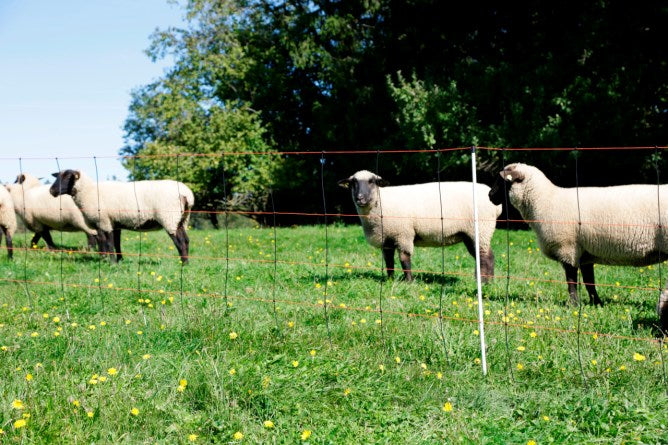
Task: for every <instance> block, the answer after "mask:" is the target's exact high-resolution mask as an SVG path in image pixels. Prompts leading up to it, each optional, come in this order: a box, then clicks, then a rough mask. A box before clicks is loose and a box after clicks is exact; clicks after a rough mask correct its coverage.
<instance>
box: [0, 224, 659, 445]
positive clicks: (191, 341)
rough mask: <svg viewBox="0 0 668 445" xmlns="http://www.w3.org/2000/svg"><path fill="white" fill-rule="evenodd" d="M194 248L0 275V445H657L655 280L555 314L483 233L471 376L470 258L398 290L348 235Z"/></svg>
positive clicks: (295, 235) (152, 238)
mask: <svg viewBox="0 0 668 445" xmlns="http://www.w3.org/2000/svg"><path fill="white" fill-rule="evenodd" d="M190 236H191V246H192V251H191V255H192V257H193V258H192V260H191V263H190V264H189V265H187V266H186V267H184V268H181V266H180V264H179V262H178V258H177V255H176V252H175V250H174V249H173V246H172V244H171V241H169V239H168V237H167V236H166V235H165V234H164V233H161V232H155V233H149V234H141V235H140V234H137V233H133V232H124V234H123V243H124V251H125V253H126V258H125V260H124V261H123V262H122V263H121V264H109V263H108V262H106V261H105V260H103V259H101V258H100V257H99V256H98V255H97V254H94V253H86V252H83V250H84V248H83V246H84V245H85V239H84V237H83V235H77V234H67V235H64V236H63V237H62V239H61V238H60V235H57V236H56V237H54V238H55V240H56V242H57V243H61V244H63V245H64V246H67V247H68V248H67V249H64V250H63V251H62V252H48V251H46V250H43V249H41V248H38V249H30V250H27V251H26V250H18V251H17V252H16V253H15V260H14V261H13V262H11V263H10V262H8V261H6V260H5V259H4V255H2V259H0V270H1V271H2V275H0V279H1V280H2V281H0V382H1V384H0V429H1V431H2V432H0V442H4V441H7V442H8V443H20V442H21V440H23V441H24V443H53V442H66V443H74V442H77V441H80V442H83V443H90V442H98V443H119V442H127V443H153V442H156V441H158V442H165V443H193V442H194V443H208V442H211V441H213V442H216V443H229V442H248V443H264V442H270V443H271V442H274V441H276V442H280V443H299V442H306V441H308V442H314V443H325V442H329V441H331V442H332V443H360V442H366V443H375V442H390V443H442V442H443V441H448V442H453V441H456V442H460V441H463V442H464V443H467V442H472V443H481V442H482V443H484V442H491V443H529V441H532V440H533V441H536V443H538V444H540V443H548V442H557V443H559V442H571V443H573V442H576V443H581V442H601V441H603V442H610V441H613V442H621V441H630V442H649V443H655V442H661V441H662V440H664V439H665V415H663V411H662V407H663V405H664V404H665V391H666V386H665V385H664V383H663V367H662V361H661V354H660V352H661V349H660V347H661V346H660V344H658V343H657V342H655V341H653V339H654V336H655V331H654V330H653V328H652V324H655V323H657V319H656V314H655V313H654V306H655V303H656V298H657V296H658V291H657V288H658V287H659V280H660V274H659V266H653V267H645V268H607V267H597V268H596V273H597V281H598V283H599V293H600V294H601V297H602V298H603V300H604V301H605V302H606V306H605V307H603V308H598V307H592V306H589V305H588V304H585V305H583V306H582V307H581V308H578V307H571V306H566V305H565V302H566V299H567V292H566V285H565V284H564V283H563V281H564V277H563V271H562V270H561V267H560V266H559V265H558V264H556V263H554V262H552V261H550V260H548V259H546V258H545V257H543V256H542V255H541V253H540V251H539V250H538V247H537V245H536V243H535V240H534V239H533V238H532V234H531V232H509V233H506V232H505V231H502V230H499V231H497V233H496V235H495V238H494V250H495V253H496V274H497V277H496V279H495V280H494V281H493V283H491V284H490V285H487V286H486V287H485V288H484V290H483V294H484V296H485V302H484V313H485V318H486V324H485V334H486V340H487V347H488V349H487V360H488V367H489V372H488V375H487V376H486V377H483V375H482V372H481V363H480V361H481V355H480V332H479V326H478V323H477V313H478V307H477V300H476V287H475V281H474V278H473V259H472V258H470V256H469V255H468V254H467V253H466V250H465V248H464V247H463V246H453V247H451V248H447V249H445V251H444V254H445V271H446V275H445V278H443V277H442V276H441V275H440V272H441V269H442V264H441V255H442V251H441V249H417V251H416V254H415V255H414V262H413V267H414V269H415V270H416V274H415V276H416V280H415V282H413V283H405V282H403V281H401V280H395V281H386V280H384V278H382V277H383V276H384V274H383V272H382V271H381V269H380V268H381V255H380V252H379V251H378V250H377V249H373V248H371V247H369V246H368V245H367V244H366V243H365V241H364V237H363V235H362V231H361V229H360V228H359V227H345V226H330V227H329V228H328V238H327V240H325V232H324V229H323V227H322V226H320V227H301V228H280V229H278V230H277V231H276V238H275V239H274V231H273V230H272V229H265V228H245V229H231V230H229V232H227V233H226V232H225V231H224V230H220V231H195V230H193V231H191V233H190ZM226 238H229V247H228V249H229V257H230V259H229V261H226V259H225V254H226V250H227V249H226V246H225V240H226ZM507 238H508V243H507ZM27 239H29V237H27ZM25 241H26V237H24V236H22V235H21V234H18V235H17V236H16V237H15V243H16V245H17V246H18V247H19V248H23V247H24V246H25ZM140 241H141V242H140ZM326 247H327V248H326ZM140 251H141V255H139V252H140ZM274 256H276V259H277V262H274ZM508 258H510V274H509V275H510V277H511V279H510V280H509V281H508V282H507V281H506V264H507V260H508ZM662 267H663V266H662ZM663 275H665V273H664V274H663ZM25 280H27V281H28V282H27V283H24V281H25ZM581 296H582V298H583V299H584V300H585V301H586V300H587V297H586V292H585V291H584V290H583V291H582V292H581ZM381 309H382V311H381ZM439 312H440V313H442V315H443V317H444V318H443V324H442V326H441V324H440V323H439V319H438V314H439ZM578 324H579V325H580V329H579V330H580V331H581V334H580V335H579V336H578V335H577V331H578ZM578 344H579V347H578ZM578 350H579V354H578ZM664 352H665V348H664Z"/></svg>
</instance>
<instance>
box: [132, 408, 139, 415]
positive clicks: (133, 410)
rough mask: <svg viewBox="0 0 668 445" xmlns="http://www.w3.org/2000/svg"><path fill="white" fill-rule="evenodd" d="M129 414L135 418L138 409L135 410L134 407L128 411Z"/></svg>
mask: <svg viewBox="0 0 668 445" xmlns="http://www.w3.org/2000/svg"><path fill="white" fill-rule="evenodd" d="M130 414H132V415H133V416H135V417H136V416H138V415H139V408H136V407H135V408H132V409H131V410H130Z"/></svg>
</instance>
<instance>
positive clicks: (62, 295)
mask: <svg viewBox="0 0 668 445" xmlns="http://www.w3.org/2000/svg"><path fill="white" fill-rule="evenodd" d="M56 168H57V169H58V170H57V171H59V172H60V162H59V161H58V158H56ZM58 221H59V222H60V225H61V226H62V225H63V195H62V194H59V195H58ZM46 230H48V229H46ZM58 250H60V258H59V261H60V298H61V299H62V301H63V304H64V305H65V316H66V318H67V320H68V321H69V319H70V308H69V305H68V303H67V299H66V298H65V278H64V273H63V260H64V257H63V255H64V254H65V247H64V245H63V231H62V230H61V231H60V249H58Z"/></svg>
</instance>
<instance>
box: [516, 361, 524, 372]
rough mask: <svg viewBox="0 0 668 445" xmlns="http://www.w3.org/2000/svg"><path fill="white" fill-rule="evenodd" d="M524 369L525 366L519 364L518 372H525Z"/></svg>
mask: <svg viewBox="0 0 668 445" xmlns="http://www.w3.org/2000/svg"><path fill="white" fill-rule="evenodd" d="M523 369H524V365H523V364H521V363H518V364H517V370H518V371H521V370H523Z"/></svg>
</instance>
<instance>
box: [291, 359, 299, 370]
mask: <svg viewBox="0 0 668 445" xmlns="http://www.w3.org/2000/svg"><path fill="white" fill-rule="evenodd" d="M292 366H293V367H294V368H296V367H297V366H299V362H298V361H297V360H293V361H292Z"/></svg>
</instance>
